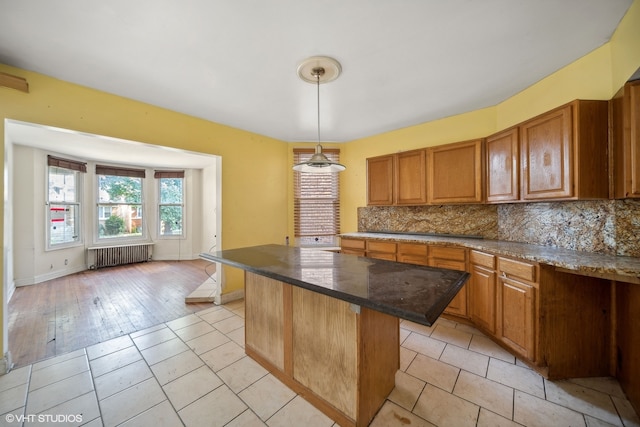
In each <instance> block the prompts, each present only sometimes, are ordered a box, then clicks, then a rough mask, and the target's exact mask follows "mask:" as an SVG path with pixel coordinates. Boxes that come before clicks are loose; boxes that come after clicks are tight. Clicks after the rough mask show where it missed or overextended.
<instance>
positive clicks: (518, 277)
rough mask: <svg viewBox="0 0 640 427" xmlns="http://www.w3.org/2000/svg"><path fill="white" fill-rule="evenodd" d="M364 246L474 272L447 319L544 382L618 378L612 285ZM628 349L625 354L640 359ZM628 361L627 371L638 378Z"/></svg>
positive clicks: (472, 258) (477, 256)
mask: <svg viewBox="0 0 640 427" xmlns="http://www.w3.org/2000/svg"><path fill="white" fill-rule="evenodd" d="M381 243H385V244H386V245H382V246H381V245H380V244H381ZM365 247H366V248H367V256H376V257H386V258H385V259H394V257H395V259H397V261H399V262H409V263H414V264H422V265H425V264H426V265H429V266H433V267H439V268H451V269H456V270H465V271H469V272H470V273H471V277H470V279H469V281H468V282H467V284H465V286H464V287H463V288H462V289H461V291H460V292H459V293H458V295H457V296H456V297H455V298H454V299H453V300H452V301H451V303H450V304H449V306H448V307H447V308H446V310H445V312H444V313H445V314H446V315H449V316H454V317H455V319H457V320H459V321H461V322H467V323H472V324H473V325H474V326H475V327H477V328H478V329H480V330H482V331H483V332H485V333H486V334H487V335H488V336H489V337H490V338H491V339H493V340H494V341H495V342H497V343H498V344H500V345H501V346H502V347H504V348H506V349H508V350H509V351H510V352H512V353H513V354H514V355H516V356H518V357H519V358H520V359H521V360H523V361H524V362H526V363H528V364H529V365H530V366H532V367H534V368H535V369H536V370H537V371H538V372H540V373H541V374H542V375H544V376H546V377H547V378H550V379H560V378H579V377H593V376H609V375H614V374H615V372H614V371H615V361H614V360H613V359H614V358H613V356H612V354H613V349H612V348H613V346H612V342H613V337H612V328H613V326H614V325H613V322H614V321H613V320H612V307H613V306H612V285H611V281H610V280H607V279H602V278H595V277H587V276H582V275H577V274H571V273H569V272H564V271H560V270H558V269H556V268H555V267H552V266H549V265H544V264H538V263H535V262H529V261H524V260H519V259H513V258H509V257H505V256H500V255H495V254H491V253H487V252H482V251H478V250H470V249H467V248H463V247H455V246H443V245H427V244H424V243H423V244H420V243H405V242H396V241H379V240H367V239H365ZM383 249H384V251H383ZM393 249H395V250H396V252H395V254H392V253H391V251H392V250H393ZM385 251H386V252H385ZM467 265H468V267H467ZM625 290H626V288H625ZM631 348H632V350H628V349H627V348H623V353H624V354H627V353H632V354H634V357H636V358H637V357H638V356H637V355H636V353H637V352H638V350H637V348H636V347H631ZM629 359H633V358H629V357H627V358H626V359H625V365H624V369H625V370H624V372H625V373H629V372H631V373H635V371H634V369H635V368H633V367H630V366H631V365H630V364H632V363H634V362H630V361H629ZM636 361H637V360H636Z"/></svg>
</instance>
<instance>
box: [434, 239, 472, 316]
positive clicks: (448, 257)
mask: <svg viewBox="0 0 640 427" xmlns="http://www.w3.org/2000/svg"><path fill="white" fill-rule="evenodd" d="M429 265H430V266H431V267H437V268H448V269H450V270H461V271H468V270H467V249H465V248H459V247H451V246H435V245H432V246H429ZM468 288H469V287H468V286H467V285H464V286H463V287H462V288H461V289H460V291H458V293H457V294H456V296H455V297H454V298H453V300H451V302H450V303H449V305H448V306H447V308H445V309H444V312H445V313H447V314H453V315H455V316H460V317H467V290H468Z"/></svg>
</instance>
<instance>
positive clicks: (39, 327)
mask: <svg viewBox="0 0 640 427" xmlns="http://www.w3.org/2000/svg"><path fill="white" fill-rule="evenodd" d="M214 272H215V264H212V263H210V262H207V261H204V260H199V259H198V260H190V261H152V262H146V263H140V264H130V265H126V266H120V267H111V268H105V269H100V270H88V271H84V272H81V273H77V274H72V275H69V276H65V277H61V278H58V279H54V280H50V281H47V282H43V283H40V284H37V285H31V286H23V287H19V288H17V289H16V291H15V293H14V294H13V296H12V298H11V300H10V301H9V304H8V318H9V350H10V351H11V354H12V356H13V362H14V365H15V367H20V366H25V365H28V364H31V363H34V362H36V361H38V360H42V359H45V358H49V357H52V356H56V355H59V354H62V353H66V352H69V351H72V350H77V349H80V348H84V347H87V346H90V345H92V344H96V343H99V342H103V341H106V340H109V339H112V338H115V337H119V336H123V335H127V334H130V333H132V332H135V331H139V330H142V329H145V328H148V327H150V326H154V325H158V324H160V323H164V322H167V321H170V320H173V319H177V318H179V317H182V316H185V315H187V314H191V313H195V312H197V311H200V310H203V309H205V308H208V307H211V306H212V304H210V303H202V304H186V303H185V302H184V299H185V297H186V296H187V295H189V294H190V293H191V292H192V291H193V290H195V289H196V288H197V287H198V286H200V285H201V284H202V283H203V282H204V281H205V280H206V279H207V278H208V277H209V276H210V275H212V274H213V273H214Z"/></svg>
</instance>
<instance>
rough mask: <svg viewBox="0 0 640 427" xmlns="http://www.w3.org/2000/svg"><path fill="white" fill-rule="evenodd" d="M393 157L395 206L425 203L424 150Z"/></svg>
mask: <svg viewBox="0 0 640 427" xmlns="http://www.w3.org/2000/svg"><path fill="white" fill-rule="evenodd" d="M395 156H396V168H395V175H394V176H395V190H396V204H398V205H420V204H424V203H427V182H426V178H427V173H426V169H425V168H426V167H427V164H426V150H412V151H405V152H403V153H398V154H396V155H395Z"/></svg>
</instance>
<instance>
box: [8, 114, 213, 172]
mask: <svg viewBox="0 0 640 427" xmlns="http://www.w3.org/2000/svg"><path fill="white" fill-rule="evenodd" d="M5 133H6V135H7V141H5V142H6V143H12V144H17V145H26V146H29V147H35V148H39V149H41V150H44V151H46V152H49V153H51V152H54V153H59V154H66V155H68V156H72V157H73V158H75V159H77V160H81V161H97V162H100V163H106V164H117V165H131V166H138V167H149V168H154V167H155V168H162V167H164V168H167V169H181V168H184V169H204V168H206V167H210V166H212V165H214V164H215V156H212V155H207V154H200V153H194V152H190V151H185V150H179V149H175V148H170V147H162V146H159V145H152V144H146V143H143V142H138V141H128V140H125V139H119V138H112V137H109V136H104V135H94V134H88V133H83V132H77V131H74V130H69V129H61V128H56V127H51V126H42V125H38V124H34V123H26V122H20V121H17V120H5ZM124 153H126V155H124Z"/></svg>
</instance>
